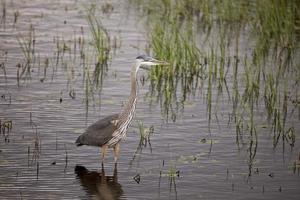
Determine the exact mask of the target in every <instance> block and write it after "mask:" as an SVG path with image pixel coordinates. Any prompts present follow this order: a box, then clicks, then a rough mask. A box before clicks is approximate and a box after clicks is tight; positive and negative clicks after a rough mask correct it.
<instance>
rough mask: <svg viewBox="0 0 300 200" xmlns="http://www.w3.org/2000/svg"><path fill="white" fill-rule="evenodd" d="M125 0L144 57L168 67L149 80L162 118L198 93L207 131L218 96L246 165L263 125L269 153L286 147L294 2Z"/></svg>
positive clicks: (293, 102) (293, 79) (293, 74)
mask: <svg viewBox="0 0 300 200" xmlns="http://www.w3.org/2000/svg"><path fill="white" fill-rule="evenodd" d="M131 2H132V3H134V4H135V5H137V7H138V10H139V11H140V12H139V13H140V15H142V16H143V17H144V18H145V23H146V24H147V26H146V28H147V29H148V33H149V34H148V38H149V43H150V51H151V52H152V54H154V55H155V56H157V57H159V58H163V59H165V60H168V61H169V62H170V63H171V65H172V68H169V69H161V68H156V69H154V70H153V71H151V72H150V74H149V76H150V79H151V86H150V87H151V91H152V95H156V96H157V100H158V101H159V102H160V103H161V105H162V108H163V109H162V110H163V113H164V114H166V117H167V118H168V117H169V116H170V113H169V111H171V114H172V118H173V115H176V113H177V112H178V111H179V110H180V108H183V106H184V102H185V101H186V99H187V98H188V97H189V96H190V95H195V93H197V92H200V93H201V92H202V94H203V95H205V98H206V104H207V115H208V121H209V126H210V123H211V121H217V120H218V119H217V117H216V119H214V118H213V116H217V115H218V101H219V98H220V96H222V95H223V93H224V92H225V93H226V94H227V96H228V99H229V100H230V102H231V104H232V111H231V113H229V121H230V122H233V123H234V126H235V127H236V138H237V139H236V141H237V144H238V145H240V142H241V141H240V140H242V139H243V138H244V139H245V138H248V141H249V142H248V144H249V145H248V146H249V152H250V156H249V157H250V159H249V160H250V162H252V160H253V159H254V157H255V154H256V148H257V138H258V136H257V134H258V132H259V131H260V127H261V126H263V125H264V124H265V123H269V124H270V126H269V130H270V131H272V133H273V144H274V147H276V146H277V144H278V141H279V138H281V139H282V143H283V145H284V143H286V142H287V143H289V144H290V145H291V147H292V146H293V145H294V142H295V130H294V123H297V122H294V121H293V119H295V118H297V115H298V116H299V106H300V105H299V89H298V88H299V78H300V68H299V66H300V60H299V58H298V55H299V36H300V35H299V34H300V11H299V10H300V4H299V2H298V1H295V0H291V1H286V0H280V1H272V0H266V1H259V0H249V1H237V0H234V1H209V0H189V1H179V0H159V1H149V0H132V1H131ZM205 46H206V47H209V48H203V47H205ZM202 88H204V90H202ZM214 89H217V91H218V93H217V94H216V95H214V94H213V93H212V91H213V90H214ZM212 102H217V104H213V103H212ZM262 108H263V109H262ZM264 112H265V113H266V114H264V115H263V116H264V117H265V121H263V122H260V121H259V120H260V119H258V118H257V116H261V113H264ZM297 112H298V113H297ZM212 113H216V115H212ZM175 119H176V117H175ZM245 136H246V137H245Z"/></svg>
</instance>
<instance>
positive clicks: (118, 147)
mask: <svg viewBox="0 0 300 200" xmlns="http://www.w3.org/2000/svg"><path fill="white" fill-rule="evenodd" d="M119 155H120V143H117V144H116V145H115V146H114V157H115V163H117V161H118V158H119Z"/></svg>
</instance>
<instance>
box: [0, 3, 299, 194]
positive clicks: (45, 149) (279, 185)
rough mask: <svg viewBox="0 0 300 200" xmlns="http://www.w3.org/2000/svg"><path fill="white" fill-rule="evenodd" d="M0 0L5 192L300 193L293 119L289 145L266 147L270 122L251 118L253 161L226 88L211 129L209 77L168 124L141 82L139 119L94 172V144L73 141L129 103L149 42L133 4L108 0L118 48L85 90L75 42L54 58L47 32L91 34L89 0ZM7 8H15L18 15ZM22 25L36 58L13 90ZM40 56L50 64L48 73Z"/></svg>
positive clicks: (0, 158) (0, 180)
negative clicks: (133, 70)
mask: <svg viewBox="0 0 300 200" xmlns="http://www.w3.org/2000/svg"><path fill="white" fill-rule="evenodd" d="M1 2H2V7H3V2H5V3H6V4H5V8H6V15H5V17H2V23H1V29H0V54H1V57H0V59H1V63H4V64H5V73H4V70H3V68H1V69H0V95H1V98H0V120H1V123H2V124H6V125H7V126H9V124H10V123H9V121H11V122H12V128H11V130H10V131H8V130H7V129H8V128H5V133H3V130H4V129H3V130H2V133H1V135H0V197H1V199H298V198H299V195H300V177H299V165H300V164H299V160H298V157H299V153H300V146H299V142H300V141H299V137H297V136H299V121H298V119H291V120H289V123H291V124H292V125H293V126H294V127H295V129H296V142H295V146H294V147H293V148H291V147H290V146H289V145H288V144H283V143H282V142H279V144H278V145H277V147H276V148H273V144H272V134H271V132H270V130H269V129H267V128H265V127H259V130H258V147H257V150H256V156H255V159H254V160H251V159H250V155H249V145H248V143H247V144H246V143H245V144H241V145H240V146H238V145H236V133H235V127H234V125H230V124H229V123H228V114H229V113H230V112H231V108H230V104H228V101H227V99H226V96H225V95H224V97H223V99H222V101H220V102H219V110H221V112H220V114H219V121H218V122H215V123H212V124H211V128H210V132H209V129H208V120H207V118H208V117H207V107H206V106H207V104H206V103H205V102H204V100H203V99H204V95H205V94H204V90H205V87H206V86H204V89H203V91H199V93H198V94H197V95H196V96H195V97H191V98H190V99H188V101H187V102H186V103H185V109H184V111H183V112H181V113H180V115H179V116H178V117H177V120H176V122H174V123H173V122H166V120H164V119H163V118H162V116H161V108H160V106H159V105H158V104H157V105H156V104H152V105H151V106H149V102H150V99H149V98H151V97H149V96H147V97H146V94H147V93H148V90H149V89H148V88H149V86H148V84H149V83H148V82H146V84H145V85H144V86H143V85H142V84H140V88H139V99H138V104H137V110H136V117H135V119H134V121H133V123H132V126H131V127H130V128H129V131H128V136H127V138H126V140H125V141H123V142H122V144H121V158H120V160H119V163H118V165H117V166H116V167H115V166H114V164H113V157H112V152H109V154H108V158H107V159H106V164H105V166H104V168H103V169H102V168H101V165H100V154H99V149H97V148H94V147H79V148H78V147H75V145H74V141H75V140H76V138H77V137H78V135H80V133H81V132H83V131H84V129H85V128H86V127H87V126H88V125H89V124H91V123H93V122H95V121H96V120H97V119H98V118H101V117H104V116H105V115H109V114H112V113H117V112H118V111H119V110H120V109H121V106H122V104H123V102H124V101H126V98H127V95H128V94H129V71H130V66H131V64H132V62H133V61H134V58H135V57H136V56H137V55H139V54H141V53H144V50H143V49H144V48H145V46H146V39H145V30H144V29H143V25H142V24H141V22H140V20H139V19H138V17H137V16H136V13H135V9H134V8H131V7H130V6H129V4H128V2H127V1H122V2H121V3H120V2H119V1H112V2H111V5H112V6H113V10H112V11H111V12H109V13H107V14H102V15H101V20H102V22H103V24H104V25H105V27H107V29H108V30H109V33H110V34H111V35H112V36H113V37H114V38H116V40H117V43H118V45H119V48H117V49H116V52H115V54H112V59H111V62H110V63H109V70H108V72H107V76H106V78H105V80H104V82H103V87H102V90H99V89H98V90H97V89H96V90H94V94H93V95H86V92H85V91H86V90H85V81H84V69H83V68H84V67H83V65H82V63H81V61H82V60H81V59H80V57H79V52H78V47H77V51H76V52H75V53H74V52H66V53H65V55H64V57H63V60H60V61H59V64H58V65H56V62H55V61H56V60H55V57H56V54H55V53H54V52H56V46H55V45H56V43H55V42H53V41H54V39H53V38H59V40H60V41H62V40H64V41H65V42H66V44H67V45H69V46H70V47H72V48H73V46H72V45H73V44H74V38H78V37H81V36H82V35H84V37H85V39H86V42H87V41H88V40H89V39H88V37H89V34H88V32H89V31H88V30H89V28H88V24H87V22H86V20H85V18H84V15H85V12H84V6H85V5H89V4H90V3H89V2H88V1H68V0H64V1H58V0H55V1H50V0H48V1H38V0H32V1H27V0H24V1H1ZM99 5H105V2H101V1H100V3H99ZM99 8H101V6H100V7H99ZM15 12H18V13H19V18H18V20H17V23H16V24H14V23H13V21H14V13H15ZM30 24H32V25H33V26H34V28H35V37H36V38H35V40H36V45H35V51H36V53H35V55H36V60H35V63H34V65H33V66H32V68H31V70H30V71H31V72H30V75H28V76H27V78H26V79H22V80H20V83H19V85H20V86H19V87H18V84H17V67H16V65H17V63H24V56H23V53H22V51H21V49H20V45H19V43H18V40H17V38H18V37H21V36H23V35H25V36H26V35H28V33H29V27H30ZM81 30H83V33H82V31H81ZM85 50H86V51H92V47H91V46H89V45H87V48H86V49H85ZM46 58H48V59H49V60H50V63H49V66H48V68H47V70H46V71H47V73H46V76H44V69H45V60H46ZM90 62H91V63H93V62H94V61H93V60H92V59H91V60H90ZM39 63H40V64H39ZM145 74H146V72H141V73H140V75H141V76H143V75H145ZM229 84H230V83H229ZM70 91H72V92H75V94H76V95H75V98H72V96H73V97H74V95H70ZM87 99H88V104H87ZM213 103H214V104H215V103H216V102H213ZM257 109H259V108H257ZM263 117H264V116H263V115H262V116H261V119H263ZM258 118H259V117H258ZM137 120H142V121H143V122H144V124H145V126H146V127H150V126H153V127H154V133H153V134H152V135H151V137H150V141H146V142H144V144H142V145H139V144H140V136H139V133H138V123H137ZM245 140H246V138H245Z"/></svg>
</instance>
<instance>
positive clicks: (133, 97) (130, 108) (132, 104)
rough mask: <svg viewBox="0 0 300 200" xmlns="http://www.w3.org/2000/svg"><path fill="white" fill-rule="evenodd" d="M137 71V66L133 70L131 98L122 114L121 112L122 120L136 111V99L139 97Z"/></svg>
mask: <svg viewBox="0 0 300 200" xmlns="http://www.w3.org/2000/svg"><path fill="white" fill-rule="evenodd" d="M137 70H138V66H137V65H135V66H133V67H132V69H131V77H130V80H131V91H130V96H129V99H128V101H127V103H126V104H125V106H124V108H123V110H122V112H121V118H123V117H125V116H127V115H129V114H130V113H131V114H132V112H134V110H135V104H136V97H137V83H136V76H137Z"/></svg>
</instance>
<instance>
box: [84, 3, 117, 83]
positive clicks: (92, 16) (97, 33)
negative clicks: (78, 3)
mask: <svg viewBox="0 0 300 200" xmlns="http://www.w3.org/2000/svg"><path fill="white" fill-rule="evenodd" d="M86 13H87V15H86V18H87V22H88V24H89V28H90V32H91V36H92V41H91V43H92V45H93V46H94V48H95V50H96V59H97V63H96V65H95V70H94V81H95V83H96V85H97V86H99V85H102V82H103V78H104V75H105V72H106V71H107V69H108V61H109V53H110V50H111V47H110V36H109V34H108V31H107V30H106V28H105V27H104V26H103V24H102V23H101V21H100V19H99V17H98V16H97V15H96V5H94V4H92V5H91V6H90V7H89V8H87V9H86Z"/></svg>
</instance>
